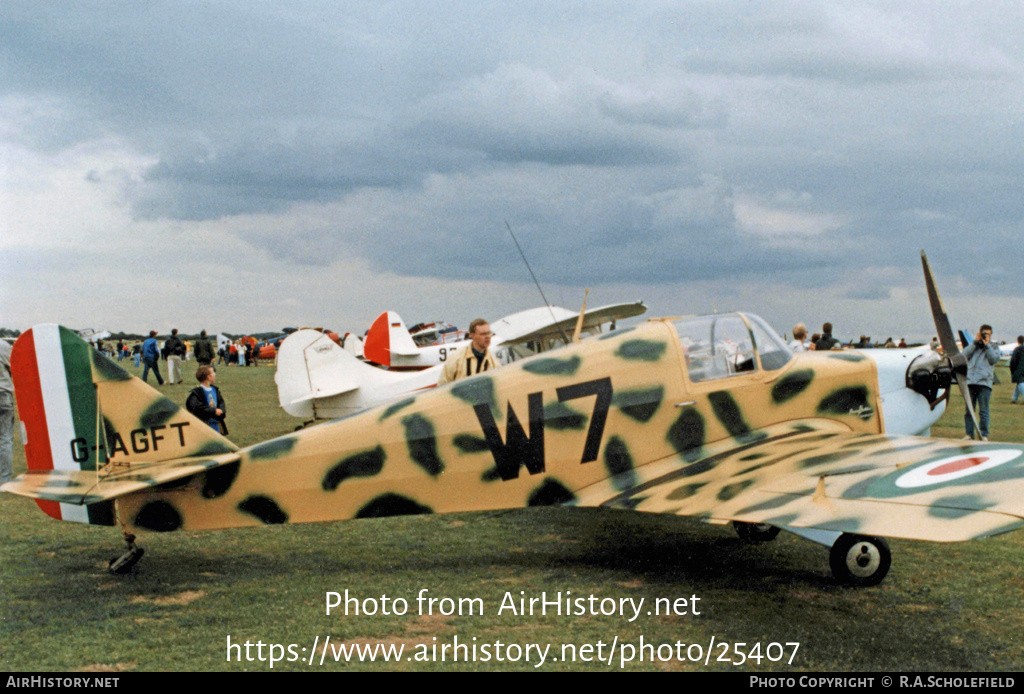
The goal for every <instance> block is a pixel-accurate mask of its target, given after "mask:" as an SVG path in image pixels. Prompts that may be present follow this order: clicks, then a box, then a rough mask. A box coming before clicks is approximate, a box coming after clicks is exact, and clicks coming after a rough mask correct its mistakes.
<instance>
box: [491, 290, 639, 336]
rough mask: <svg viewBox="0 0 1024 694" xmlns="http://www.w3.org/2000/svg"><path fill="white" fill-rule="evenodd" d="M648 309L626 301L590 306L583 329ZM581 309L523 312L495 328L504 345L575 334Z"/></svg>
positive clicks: (504, 320) (539, 309)
mask: <svg viewBox="0 0 1024 694" xmlns="http://www.w3.org/2000/svg"><path fill="white" fill-rule="evenodd" d="M646 311H647V306H645V305H644V303H643V302H642V301H636V302H632V303H622V304H609V305H607V306H601V307H598V308H595V309H587V310H586V311H585V312H584V315H583V329H584V330H586V329H588V328H595V327H597V326H599V325H603V324H605V323H610V322H612V321H616V320H623V319H625V318H633V317H635V316H639V315H642V314H643V313H645V312H646ZM579 315H580V314H579V312H571V311H568V310H566V309H564V308H559V307H557V306H552V307H551V308H550V309H549V308H548V307H542V308H536V309H530V310H529V311H522V312H521V313H518V314H513V315H512V316H507V317H505V318H503V319H501V320H498V321H495V322H494V323H493V324H492V325H491V328H492V330H494V333H495V335H496V336H497V337H498V338H499V339H500V340H501V344H503V345H507V344H516V343H520V342H532V341H535V340H543V339H545V338H549V337H560V336H562V335H572V333H573V330H575V329H576V321H577V320H578V319H579Z"/></svg>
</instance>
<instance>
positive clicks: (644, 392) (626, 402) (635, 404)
mask: <svg viewBox="0 0 1024 694" xmlns="http://www.w3.org/2000/svg"><path fill="white" fill-rule="evenodd" d="M664 399H665V388H664V386H655V387H654V388H639V389H637V390H624V391H620V392H618V393H616V394H615V396H614V397H613V398H612V404H613V405H615V406H616V407H618V408H619V409H620V410H622V413H623V414H625V415H626V416H627V417H629V418H630V419H633V420H636V421H637V422H649V421H650V420H651V417H653V416H654V413H655V412H657V411H658V408H659V407H661V401H662V400H664Z"/></svg>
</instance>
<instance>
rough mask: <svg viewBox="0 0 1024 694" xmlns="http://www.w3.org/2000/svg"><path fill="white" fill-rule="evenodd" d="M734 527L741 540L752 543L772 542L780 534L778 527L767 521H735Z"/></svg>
mask: <svg viewBox="0 0 1024 694" xmlns="http://www.w3.org/2000/svg"><path fill="white" fill-rule="evenodd" d="M732 527H733V528H735V529H736V534H737V535H739V536H740V539H741V540H743V541H744V542H750V543H751V544H755V543H759V542H771V541H772V540H774V539H775V538H776V537H777V536H778V534H779V529H778V528H776V527H775V526H774V525H768V524H767V523H743V522H741V521H733V523H732Z"/></svg>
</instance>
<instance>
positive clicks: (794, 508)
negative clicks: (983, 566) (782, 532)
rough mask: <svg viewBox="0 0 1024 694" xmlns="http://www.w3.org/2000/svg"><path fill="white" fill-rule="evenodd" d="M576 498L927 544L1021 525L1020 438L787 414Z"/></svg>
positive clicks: (1023, 478) (1023, 464)
mask: <svg viewBox="0 0 1024 694" xmlns="http://www.w3.org/2000/svg"><path fill="white" fill-rule="evenodd" d="M577 504H578V505H583V506H606V507H619V508H628V509H633V510H636V511H648V512H653V513H674V514H678V515H687V516H697V517H701V518H704V519H706V520H708V521H711V522H728V521H745V522H751V523H767V524H770V525H775V526H779V527H790V528H815V529H821V530H831V531H840V532H848V533H856V534H862V535H876V536H881V537H899V538H907V539H917V540H930V541H938V542H954V541H962V540H970V539H976V538H981V537H988V536H991V535H998V534H1000V533H1003V532H1008V531H1010V530H1015V529H1018V528H1021V527H1024V446H1019V445H1013V444H1003V443H982V442H970V441H952V440H946V439H931V438H920V437H913V436H885V435H872V434H853V433H850V432H848V431H843V430H840V429H839V428H838V427H837V426H836V425H835V424H833V423H830V422H826V421H824V420H808V421H803V422H797V423H792V422H791V423H788V424H786V425H779V426H777V427H772V428H769V429H763V430H760V431H758V432H754V433H752V434H749V435H746V436H745V437H744V439H743V440H742V441H737V440H736V439H730V440H729V442H728V443H723V444H719V445H718V447H717V448H713V447H710V446H709V447H707V448H706V449H704V450H702V451H701V452H700V453H697V454H683V455H679V456H672V457H670V458H668V459H664V460H661V461H657V462H654V463H650V464H648V465H645V466H642V467H639V468H636V469H634V470H629V471H628V472H626V473H620V474H618V475H616V476H614V477H612V478H611V479H610V480H608V481H606V482H603V483H601V484H598V485H594V486H592V487H590V488H587V489H585V490H582V491H581V492H580V493H578V494H577Z"/></svg>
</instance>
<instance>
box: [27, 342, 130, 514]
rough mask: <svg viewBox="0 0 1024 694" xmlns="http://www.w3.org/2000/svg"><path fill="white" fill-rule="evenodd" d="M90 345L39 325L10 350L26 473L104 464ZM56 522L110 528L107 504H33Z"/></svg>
mask: <svg viewBox="0 0 1024 694" xmlns="http://www.w3.org/2000/svg"><path fill="white" fill-rule="evenodd" d="M91 349H92V347H90V346H89V344H88V343H87V342H85V341H84V340H82V339H81V338H80V337H78V335H76V334H75V333H74V332H72V331H71V330H68V329H67V328H63V327H60V326H58V325H52V324H46V325H37V326H35V327H34V328H32V329H31V330H29V331H28V332H26V333H24V334H23V335H22V336H21V337H20V338H18V341H17V342H16V343H15V344H14V349H13V350H12V352H11V376H12V377H13V379H14V394H15V397H16V398H17V401H18V413H19V416H20V418H21V422H22V434H23V439H24V443H25V457H26V459H27V461H28V469H29V471H30V472H32V471H46V470H94V469H96V461H97V460H99V461H101V462H104V461H106V454H105V452H104V447H105V446H104V437H103V435H102V432H101V422H100V418H99V416H98V415H99V412H98V407H97V399H96V386H95V385H94V383H93V378H92V358H91V356H92V355H91V354H90V350H91ZM36 503H37V504H39V507H40V508H41V509H42V510H43V511H45V512H46V513H47V514H48V515H50V516H52V517H53V518H56V519H58V520H65V521H76V522H79V523H94V524H102V525H109V524H111V522H112V519H111V516H112V512H111V509H112V507H111V502H105V503H99V504H93V505H91V506H76V505H73V504H63V503H58V502H55V501H41V500H37V501H36Z"/></svg>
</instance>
